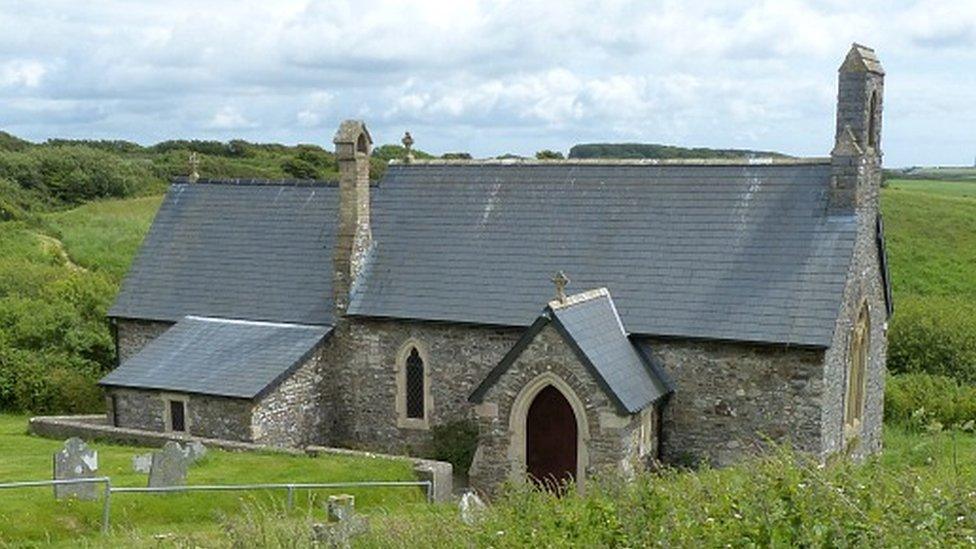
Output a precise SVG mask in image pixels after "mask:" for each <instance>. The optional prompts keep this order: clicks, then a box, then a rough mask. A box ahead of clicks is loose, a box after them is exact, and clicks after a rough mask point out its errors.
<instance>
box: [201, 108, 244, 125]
mask: <svg viewBox="0 0 976 549" xmlns="http://www.w3.org/2000/svg"><path fill="white" fill-rule="evenodd" d="M255 126H256V124H255V123H254V122H251V121H250V120H248V119H247V118H245V117H244V115H243V114H241V111H239V110H238V109H237V107H232V106H224V107H221V108H220V110H218V111H217V112H216V113H214V115H213V117H211V118H210V121H209V122H208V123H207V125H206V127H207V129H211V130H240V129H245V128H253V127H255Z"/></svg>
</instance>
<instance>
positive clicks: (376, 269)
mask: <svg viewBox="0 0 976 549" xmlns="http://www.w3.org/2000/svg"><path fill="white" fill-rule="evenodd" d="M829 181H830V166H829V164H828V163H827V162H825V161H808V162H789V163H769V164H762V163H752V164H750V163H728V164H721V163H703V164H702V165H673V164H670V163H662V164H654V163H636V164H633V163H632V164H621V163H612V162H608V163H595V162H590V163H551V164H548V163H534V164H533V163H526V164H522V163H513V164H502V163H495V164H478V163H468V164H436V163H435V164H425V163H422V162H418V163H415V164H411V165H392V166H390V167H389V169H388V170H387V173H386V176H385V177H384V179H383V180H382V181H381V183H380V185H379V188H378V189H376V190H377V191H378V192H376V193H374V195H373V212H372V222H373V237H374V249H373V250H372V253H371V256H370V258H369V262H368V264H367V267H366V270H365V272H364V274H363V275H361V277H360V280H359V281H358V282H357V285H356V287H355V291H354V295H353V298H352V300H351V303H350V307H349V312H350V314H354V315H363V316H375V317H390V318H409V319H422V320H435V321H451V322H463V323H475V324H492V325H505V326H528V325H529V324H530V323H532V321H533V319H535V318H536V317H537V316H538V309H537V305H536V304H537V303H539V300H540V297H542V296H547V295H550V294H551V292H552V286H551V283H550V278H551V277H552V275H553V273H555V272H556V271H559V270H564V271H566V273H567V274H568V275H569V276H570V278H572V279H573V284H574V286H573V287H583V288H586V287H590V288H592V287H603V286H605V287H608V288H609V290H610V292H611V293H612V294H613V295H614V297H615V299H616V302H617V306H618V308H619V312H620V317H621V319H622V321H623V324H624V326H625V327H626V329H627V331H628V332H630V333H633V334H637V335H656V336H674V337H690V338H707V339H727V340H739V341H751V342H763V343H786V344H795V345H807V346H814V347H827V346H829V345H830V343H831V338H832V336H833V331H834V325H835V321H836V319H837V315H838V312H839V310H840V305H841V299H842V295H843V289H844V284H845V281H846V276H847V272H848V268H849V265H850V261H851V257H852V251H853V243H854V238H855V230H856V227H855V222H854V216H853V214H828V209H827V191H828V186H829Z"/></svg>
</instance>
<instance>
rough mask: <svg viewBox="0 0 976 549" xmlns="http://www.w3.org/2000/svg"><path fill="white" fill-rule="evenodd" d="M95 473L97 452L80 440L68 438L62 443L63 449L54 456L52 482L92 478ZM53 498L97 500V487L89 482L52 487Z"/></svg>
mask: <svg viewBox="0 0 976 549" xmlns="http://www.w3.org/2000/svg"><path fill="white" fill-rule="evenodd" d="M96 473H98V452H97V451H96V450H92V449H91V448H89V447H88V445H87V444H85V441H83V440H81V439H80V438H76V437H75V438H69V439H68V440H66V441H64V448H62V449H61V450H59V451H58V452H57V453H55V454H54V480H73V479H79V478H94V477H95V476H96ZM54 497H55V498H57V499H65V498H77V499H85V500H92V499H98V485H97V484H95V483H90V482H88V483H83V484H59V485H56V486H54Z"/></svg>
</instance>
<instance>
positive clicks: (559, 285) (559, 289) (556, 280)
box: [552, 271, 569, 303]
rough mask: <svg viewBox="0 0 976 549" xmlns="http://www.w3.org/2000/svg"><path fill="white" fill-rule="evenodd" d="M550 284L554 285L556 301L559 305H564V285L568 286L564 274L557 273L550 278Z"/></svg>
mask: <svg viewBox="0 0 976 549" xmlns="http://www.w3.org/2000/svg"><path fill="white" fill-rule="evenodd" d="M552 283H553V284H555V285H556V299H557V300H558V301H559V302H560V303H566V285H567V284H569V277H568V276H566V273H564V272H562V271H559V272H558V273H556V276H554V277H552Z"/></svg>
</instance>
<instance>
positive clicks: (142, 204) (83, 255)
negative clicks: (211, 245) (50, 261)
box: [47, 196, 162, 282]
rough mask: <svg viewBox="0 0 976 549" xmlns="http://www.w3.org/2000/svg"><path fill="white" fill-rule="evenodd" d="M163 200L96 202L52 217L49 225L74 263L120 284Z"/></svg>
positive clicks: (158, 198) (48, 218) (146, 198)
mask: <svg viewBox="0 0 976 549" xmlns="http://www.w3.org/2000/svg"><path fill="white" fill-rule="evenodd" d="M161 202H162V197H161V196H148V197H142V198H133V199H128V200H107V201H103V202H93V203H90V204H86V205H84V206H81V207H79V208H76V209H73V210H70V211H67V212H61V213H55V214H50V215H48V216H47V220H48V222H49V225H50V226H51V227H52V229H54V231H55V234H56V236H58V237H60V239H61V241H62V242H63V243H64V247H65V250H66V251H67V252H68V256H69V257H70V258H71V260H72V261H73V262H75V263H77V264H78V265H80V266H82V267H84V268H86V269H89V270H93V271H99V272H104V273H106V274H108V275H109V276H110V277H111V278H112V279H113V280H115V281H117V282H118V281H120V280H121V279H122V278H123V277H124V276H125V273H126V271H127V270H128V269H129V264H130V263H131V262H132V258H133V257H134V256H135V254H136V252H137V251H138V250H139V245H140V244H141V243H142V239H143V237H144V236H145V234H146V232H147V231H148V230H149V226H150V224H152V219H153V216H154V215H155V214H156V210H158V209H159V205H160V203H161Z"/></svg>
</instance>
